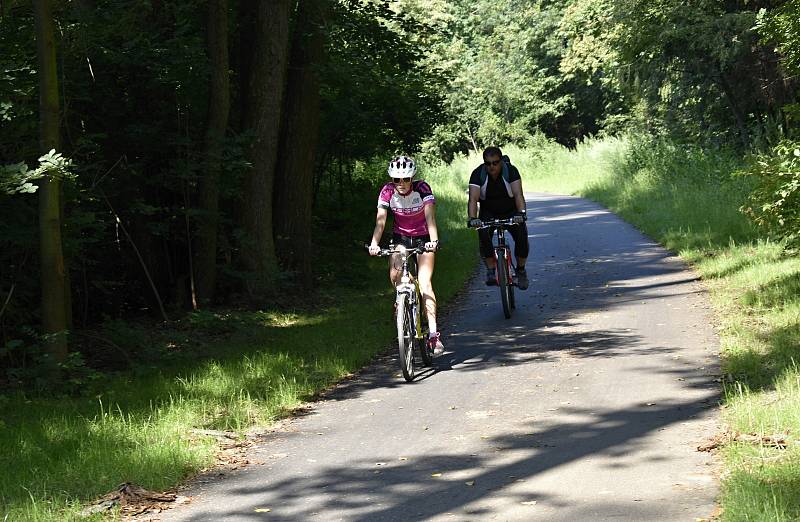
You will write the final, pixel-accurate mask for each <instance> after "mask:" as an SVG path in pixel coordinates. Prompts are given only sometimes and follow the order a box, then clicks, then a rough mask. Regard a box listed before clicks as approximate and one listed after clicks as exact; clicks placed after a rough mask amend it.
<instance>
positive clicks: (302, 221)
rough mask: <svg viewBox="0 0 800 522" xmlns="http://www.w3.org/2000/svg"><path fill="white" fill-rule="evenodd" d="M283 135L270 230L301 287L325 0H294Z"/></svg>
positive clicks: (305, 281) (307, 256)
mask: <svg viewBox="0 0 800 522" xmlns="http://www.w3.org/2000/svg"><path fill="white" fill-rule="evenodd" d="M298 4H299V6H298V11H297V16H296V19H295V20H296V21H295V24H294V26H295V30H294V36H293V41H292V51H291V56H290V58H289V78H288V88H287V95H286V106H285V117H284V126H283V132H282V133H281V134H282V146H281V150H282V151H283V156H284V157H285V158H286V160H287V161H285V162H283V163H281V164H280V165H279V168H278V174H279V175H278V178H277V179H276V190H275V199H274V201H275V235H276V237H277V238H278V241H277V245H278V246H279V247H280V256H279V257H280V258H281V261H282V262H283V263H284V265H285V266H286V267H287V268H289V269H290V270H293V271H296V272H297V274H298V280H299V282H300V283H301V284H302V286H303V287H304V288H311V287H312V285H313V271H312V265H311V259H312V252H311V221H312V220H311V213H312V207H313V201H314V160H315V158H316V150H317V140H318V138H319V126H320V93H319V89H320V79H319V74H318V72H317V66H318V65H319V63H320V62H321V60H322V57H323V54H324V43H325V41H324V32H323V30H322V22H323V20H324V9H325V7H326V5H327V0H306V1H304V2H299V3H298Z"/></svg>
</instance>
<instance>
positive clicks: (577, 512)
mask: <svg viewBox="0 0 800 522" xmlns="http://www.w3.org/2000/svg"><path fill="white" fill-rule="evenodd" d="M526 196H527V200H528V216H529V220H528V232H529V236H530V239H531V246H532V250H531V256H530V258H529V261H528V272H529V276H530V282H531V284H530V288H529V289H528V290H527V291H525V292H520V291H517V294H516V295H517V309H516V310H515V313H514V315H513V317H512V318H511V319H505V318H504V317H503V312H502V308H501V305H500V299H499V292H498V290H497V288H492V287H486V286H485V285H484V282H483V277H484V272H483V270H481V271H480V272H478V273H476V277H475V278H474V279H473V280H472V281H471V282H470V283H469V284H468V287H467V288H466V290H465V291H464V292H463V293H462V295H460V297H459V298H458V299H456V302H455V303H453V304H451V305H450V306H449V307H448V309H447V310H446V311H445V312H444V313H443V314H441V316H442V317H441V318H440V325H441V326H440V328H441V329H442V330H443V332H444V334H445V335H444V342H445V346H446V349H447V351H446V353H445V354H444V355H443V356H442V357H440V358H439V359H437V361H436V371H435V372H425V373H423V374H422V375H421V376H420V377H419V378H418V379H417V380H416V381H415V382H413V383H410V384H407V383H405V381H403V379H402V377H400V375H399V370H398V366H397V362H396V360H395V359H394V358H393V357H392V356H387V357H384V358H381V359H379V360H377V361H376V362H375V364H373V365H371V366H370V367H368V368H366V369H365V370H364V371H363V372H361V373H360V374H359V375H358V376H357V377H355V378H354V379H351V380H349V381H347V382H345V383H343V384H342V385H341V386H339V387H337V388H336V389H335V390H333V391H332V392H331V393H329V394H327V395H326V396H325V398H324V399H323V400H321V401H319V402H316V403H314V404H313V405H312V406H311V407H310V408H309V409H308V410H307V412H306V414H305V415H302V416H299V417H296V418H293V419H290V420H288V421H285V422H283V423H281V424H280V425H279V426H278V427H276V428H274V429H273V430H271V431H270V432H269V433H267V434H265V435H263V436H262V438H261V439H260V440H259V442H258V443H257V444H255V445H254V446H253V447H252V448H251V449H250V453H249V455H248V458H249V460H250V461H251V463H252V464H251V465H249V466H246V467H244V468H243V469H240V470H237V471H235V472H233V473H230V474H227V475H226V476H225V477H222V478H214V476H213V475H211V476H207V477H199V478H198V479H197V480H195V481H194V482H193V483H192V485H191V488H190V489H189V490H188V491H187V492H186V493H185V494H186V495H189V496H191V499H192V500H191V502H189V503H187V504H185V505H182V506H180V507H176V508H175V509H171V510H169V511H165V512H164V513H162V514H161V515H159V519H161V520H165V521H166V520H170V521H172V520H176V521H177V520H181V521H198V520H204V521H205V520H232V521H254V520H324V521H329V520H347V521H390V520H398V521H400V520H403V521H406V520H459V521H460V520H476V521H477V520H525V521H529V520H548V521H554V520H564V521H576V520H592V521H595V520H637V521H640V520H668V521H679V520H687V521H695V520H696V519H702V518H708V517H709V516H710V515H711V514H712V513H713V512H714V510H715V498H716V495H717V493H718V488H717V480H716V478H715V474H714V462H713V460H712V456H711V455H709V454H708V453H702V452H699V451H697V446H698V445H700V444H702V443H703V442H704V441H706V440H707V439H708V438H710V437H711V436H713V435H714V433H715V432H716V430H717V422H718V410H719V408H718V404H719V383H718V376H719V368H718V340H717V338H716V336H715V332H714V329H713V326H712V323H711V316H710V310H709V306H708V303H707V296H706V295H705V294H704V290H703V287H702V285H701V284H700V283H699V282H698V280H697V277H696V275H695V274H694V273H693V272H692V271H691V270H689V269H687V267H686V266H685V265H683V264H682V263H681V262H680V261H679V260H678V259H677V258H676V257H675V256H673V255H672V254H670V253H669V252H667V251H666V250H664V249H663V248H661V247H660V246H658V245H657V244H656V243H654V242H653V241H652V240H650V239H648V238H646V237H645V236H643V235H642V234H640V233H639V232H638V231H637V230H636V229H635V228H634V227H632V226H630V225H628V224H627V223H625V222H624V221H622V220H621V219H619V218H618V217H616V216H615V215H614V214H612V213H611V212H609V211H607V210H606V209H604V208H603V207H601V206H599V205H597V204H595V203H593V202H590V201H587V200H584V199H581V198H577V197H572V196H557V195H547V194H538V193H531V194H527V195H526ZM476 259H477V253H476ZM387 320H389V318H388V317H387Z"/></svg>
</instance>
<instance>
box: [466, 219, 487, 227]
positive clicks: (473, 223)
mask: <svg viewBox="0 0 800 522" xmlns="http://www.w3.org/2000/svg"><path fill="white" fill-rule="evenodd" d="M467 226H468V227H469V228H478V227H482V226H483V221H481V220H480V219H479V218H471V219H469V220H468V221H467Z"/></svg>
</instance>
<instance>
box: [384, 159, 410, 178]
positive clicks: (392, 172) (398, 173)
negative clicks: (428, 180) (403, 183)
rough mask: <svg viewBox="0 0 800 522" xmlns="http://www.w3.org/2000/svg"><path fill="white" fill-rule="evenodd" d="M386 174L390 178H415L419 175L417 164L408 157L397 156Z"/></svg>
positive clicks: (390, 163)
mask: <svg viewBox="0 0 800 522" xmlns="http://www.w3.org/2000/svg"><path fill="white" fill-rule="evenodd" d="M386 173H387V174H389V177H390V178H413V177H414V175H415V174H416V173H417V164H416V162H414V160H413V158H409V157H408V156H397V157H395V158H393V159H392V160H391V161H390V162H389V168H388V169H386Z"/></svg>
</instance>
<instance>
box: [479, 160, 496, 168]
mask: <svg viewBox="0 0 800 522" xmlns="http://www.w3.org/2000/svg"><path fill="white" fill-rule="evenodd" d="M498 163H500V160H494V161H484V162H483V164H484V165H486V166H487V167H494V166H495V165H497V164H498Z"/></svg>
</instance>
